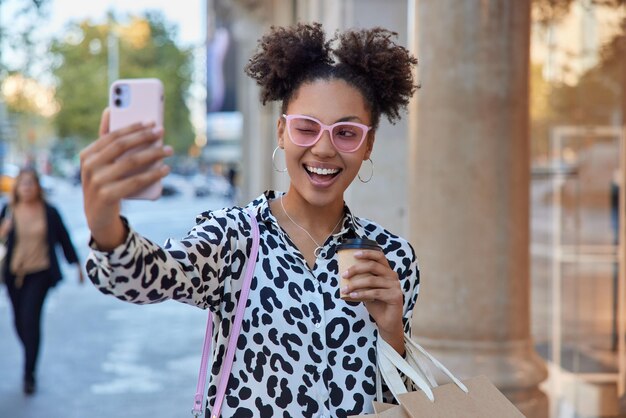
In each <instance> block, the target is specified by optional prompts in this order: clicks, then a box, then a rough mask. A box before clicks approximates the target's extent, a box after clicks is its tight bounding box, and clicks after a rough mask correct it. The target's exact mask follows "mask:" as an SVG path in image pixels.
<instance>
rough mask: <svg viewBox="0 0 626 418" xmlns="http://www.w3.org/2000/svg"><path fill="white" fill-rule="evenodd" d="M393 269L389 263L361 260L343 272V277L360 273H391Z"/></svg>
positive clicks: (376, 274) (382, 274)
mask: <svg viewBox="0 0 626 418" xmlns="http://www.w3.org/2000/svg"><path fill="white" fill-rule="evenodd" d="M389 272H392V270H391V269H390V268H389V266H388V265H384V264H381V263H379V262H378V261H374V260H359V262H358V263H356V264H353V265H352V266H350V268H348V270H346V271H344V272H342V273H341V277H343V278H344V279H350V278H351V277H353V276H357V275H359V274H370V275H375V276H385V275H389Z"/></svg>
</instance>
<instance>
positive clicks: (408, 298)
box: [397, 243, 420, 336]
mask: <svg viewBox="0 0 626 418" xmlns="http://www.w3.org/2000/svg"><path fill="white" fill-rule="evenodd" d="M407 245H408V247H409V249H410V252H409V254H410V261H408V259H407V261H408V268H406V269H404V270H403V271H398V272H397V273H398V276H399V278H400V283H401V284H402V292H403V294H404V315H403V317H402V321H403V322H404V332H405V333H406V334H407V335H409V336H410V335H411V323H412V322H413V320H412V318H413V308H414V307H415V302H416V301H417V295H418V294H419V289H420V271H419V266H418V264H417V258H416V257H415V251H414V250H413V246H411V244H409V243H407Z"/></svg>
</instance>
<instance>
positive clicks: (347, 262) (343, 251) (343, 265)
mask: <svg viewBox="0 0 626 418" xmlns="http://www.w3.org/2000/svg"><path fill="white" fill-rule="evenodd" d="M363 250H373V251H380V252H382V250H381V248H380V247H379V246H378V244H377V243H376V241H372V240H370V239H361V238H355V239H347V240H344V241H343V242H342V243H341V244H339V247H337V256H338V262H339V289H340V292H339V294H340V297H341V299H343V300H346V301H350V302H359V301H357V300H354V299H351V298H350V295H349V294H344V293H343V292H342V291H341V289H344V288H345V287H346V286H348V285H349V283H350V281H351V280H353V279H354V278H356V277H358V276H353V277H351V278H345V277H343V273H344V272H345V271H346V270H348V269H349V268H350V267H351V266H353V265H355V264H357V263H359V262H362V260H359V259H358V258H356V257H355V254H356V253H357V252H359V251H363Z"/></svg>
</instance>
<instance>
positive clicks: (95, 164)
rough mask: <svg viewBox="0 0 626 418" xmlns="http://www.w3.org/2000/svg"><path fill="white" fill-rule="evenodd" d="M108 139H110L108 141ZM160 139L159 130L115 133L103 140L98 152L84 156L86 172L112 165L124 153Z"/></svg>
mask: <svg viewBox="0 0 626 418" xmlns="http://www.w3.org/2000/svg"><path fill="white" fill-rule="evenodd" d="M108 137H111V138H110V139H109V138H108ZM161 138H162V130H161V129H160V128H158V129H154V128H147V127H146V128H143V129H139V130H134V131H130V132H129V131H127V130H124V132H121V131H120V132H119V133H118V131H116V132H114V133H111V134H109V135H107V136H105V137H103V139H107V141H103V146H102V147H101V148H102V149H101V150H100V151H99V152H93V153H91V154H87V155H86V156H85V160H84V165H85V169H86V170H87V171H93V170H95V169H97V168H99V167H101V166H104V165H109V164H112V163H113V162H114V161H115V160H117V159H118V158H120V157H121V156H122V155H124V154H125V153H126V152H128V151H130V150H132V149H133V148H138V147H142V146H148V145H150V144H151V143H153V142H155V141H157V140H159V139H161Z"/></svg>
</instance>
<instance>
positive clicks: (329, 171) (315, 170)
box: [306, 165, 339, 176]
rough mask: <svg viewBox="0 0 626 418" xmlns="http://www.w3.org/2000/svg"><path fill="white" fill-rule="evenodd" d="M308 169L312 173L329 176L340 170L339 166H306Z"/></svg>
mask: <svg viewBox="0 0 626 418" xmlns="http://www.w3.org/2000/svg"><path fill="white" fill-rule="evenodd" d="M306 169H307V170H308V171H310V172H311V173H315V174H320V175H322V176H328V175H330V174H335V173H338V172H339V169H338V168H317V167H309V166H308V165H307V166H306Z"/></svg>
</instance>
